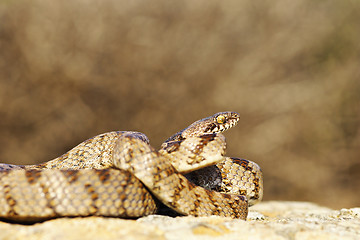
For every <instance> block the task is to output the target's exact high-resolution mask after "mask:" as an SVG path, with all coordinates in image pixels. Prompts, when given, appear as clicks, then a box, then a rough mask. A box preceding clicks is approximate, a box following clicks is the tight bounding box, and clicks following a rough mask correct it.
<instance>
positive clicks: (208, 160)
mask: <svg viewBox="0 0 360 240" xmlns="http://www.w3.org/2000/svg"><path fill="white" fill-rule="evenodd" d="M239 119H240V115H239V114H238V113H236V112H230V111H228V112H219V113H216V114H214V115H212V116H210V117H207V118H203V119H201V120H198V121H196V122H194V123H192V124H191V125H189V126H188V127H186V128H184V129H183V130H181V131H179V132H177V133H175V134H174V135H172V136H171V137H170V138H168V139H167V140H166V141H165V142H164V143H163V144H162V145H161V147H160V149H159V150H156V149H155V148H153V147H152V146H151V145H150V143H149V139H148V137H147V136H146V135H145V134H143V133H140V132H134V131H113V132H108V133H103V134H100V135H97V136H95V137H93V138H90V139H88V140H86V141H84V142H82V143H80V144H79V145H77V146H76V147H74V148H73V149H71V150H70V151H68V152H66V153H65V154H63V155H62V156H60V157H58V158H55V159H53V160H50V161H47V162H44V163H41V164H37V165H13V164H0V218H1V219H4V220H5V221H7V220H9V221H15V222H18V221H19V222H22V221H25V222H28V221H30V222H37V221H44V220H47V219H52V218H58V217H86V216H104V217H123V218H138V217H142V216H146V215H150V214H156V213H158V212H159V209H160V208H161V207H162V206H165V207H167V208H170V209H171V210H173V211H175V212H176V213H177V214H179V215H184V216H187V215H191V216H211V215H217V216H223V217H230V218H238V219H243V220H246V218H247V214H248V207H249V206H251V205H253V204H255V203H257V202H259V201H261V199H262V196H263V178H262V172H261V169H260V167H259V165H257V164H256V163H255V162H252V161H249V160H246V159H241V158H233V157H226V156H225V150H226V141H225V137H224V135H223V134H222V132H224V131H226V130H228V129H230V128H232V127H234V126H235V125H237V123H238V121H239Z"/></svg>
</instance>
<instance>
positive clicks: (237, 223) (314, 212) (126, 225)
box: [0, 201, 360, 240]
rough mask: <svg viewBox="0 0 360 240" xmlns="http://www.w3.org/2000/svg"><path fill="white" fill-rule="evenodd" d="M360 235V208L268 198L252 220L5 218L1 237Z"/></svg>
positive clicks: (256, 208) (251, 215)
mask: <svg viewBox="0 0 360 240" xmlns="http://www.w3.org/2000/svg"><path fill="white" fill-rule="evenodd" d="M225 238H226V239H227V240H230V239H294V240H298V239H330V240H331V239H360V208H351V209H341V210H331V209H329V208H325V207H320V206H318V205H315V204H312V203H306V202H275V201H274V202H264V203H260V204H258V205H256V206H254V207H252V208H251V210H250V213H249V217H248V220H247V221H242V220H237V219H228V218H221V217H215V216H213V217H202V218H195V217H176V218H172V217H167V216H160V215H152V216H147V217H143V218H140V219H137V220H125V219H115V218H101V217H88V218H61V219H54V220H49V221H46V222H43V223H37V224H34V225H29V226H27V225H20V224H11V223H5V222H0V239H27V240H32V239H225Z"/></svg>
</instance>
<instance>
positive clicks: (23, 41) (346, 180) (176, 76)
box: [0, 0, 360, 208]
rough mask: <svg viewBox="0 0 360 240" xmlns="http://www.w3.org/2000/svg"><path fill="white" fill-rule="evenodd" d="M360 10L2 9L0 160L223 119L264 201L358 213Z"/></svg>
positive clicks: (159, 135) (174, 4)
mask: <svg viewBox="0 0 360 240" xmlns="http://www.w3.org/2000/svg"><path fill="white" fill-rule="evenodd" d="M359 11H360V3H359V1H350V0H344V1H331V0H322V1H311V0H305V1H301V0H278V1H250V0H243V1H237V0H232V1H211V0H210V1H209V0H200V1H191V0H185V1H166V0H155V1H151V2H149V1H140V0H135V1H110V0H104V1H96V0H89V1H80V0H75V1H40V0H37V1H36V0H35V1H21V0H13V1H10V0H8V1H6V0H3V1H0V119H1V121H0V132H1V134H0V159H1V161H2V162H6V163H17V164H26V163H27V164H30V163H35V162H43V161H46V160H49V159H51V158H54V157H56V156H58V155H60V154H62V153H64V152H65V151H67V150H69V149H70V148H71V147H73V146H75V145H76V144H77V143H79V142H81V141H82V140H84V139H86V138H89V137H91V136H93V135H96V134H98V133H101V132H106V131H111V130H138V131H142V132H144V133H146V134H147V135H148V136H149V137H150V139H151V141H152V144H153V145H154V146H155V147H158V146H159V145H160V143H161V141H163V140H165V139H166V138H167V137H168V136H170V135H171V134H173V133H174V132H176V131H177V130H179V129H181V128H183V127H185V126H187V125H188V124H190V123H191V122H192V121H194V120H197V119H199V118H202V117H205V116H208V115H211V114H213V113H215V112H218V111H225V110H233V111H237V112H239V113H240V114H241V116H242V119H241V122H240V124H239V126H238V127H237V128H235V129H233V130H231V131H229V132H228V133H227V134H226V136H227V140H228V155H229V156H241V157H244V158H248V159H252V160H254V161H256V162H258V163H259V164H260V165H261V166H262V169H263V172H264V175H265V188H266V189H265V200H270V199H282V200H306V201H313V202H317V203H320V204H325V205H327V206H330V207H336V208H341V207H353V206H359V193H358V191H359V185H360V161H359V160H360V151H359V146H360V132H359V127H360V125H359V120H360V94H359V93H360V79H359V78H360V68H359V60H360V51H359V50H360V44H359V43H360V31H359V29H360V15H359Z"/></svg>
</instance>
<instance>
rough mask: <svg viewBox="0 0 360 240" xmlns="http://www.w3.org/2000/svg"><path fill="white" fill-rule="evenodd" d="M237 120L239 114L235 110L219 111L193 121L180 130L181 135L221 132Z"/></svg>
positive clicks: (184, 136) (233, 124) (183, 136)
mask: <svg viewBox="0 0 360 240" xmlns="http://www.w3.org/2000/svg"><path fill="white" fill-rule="evenodd" d="M239 120H240V115H239V114H238V113H236V112H219V113H216V114H214V115H212V116H210V117H207V118H203V119H201V120H198V121H196V122H194V123H193V124H191V125H190V126H189V127H187V128H185V129H184V130H183V131H182V133H181V137H182V138H187V137H194V136H200V135H204V134H212V133H221V132H224V131H226V130H228V129H229V128H232V127H233V126H235V125H236V124H237V123H238V122H239Z"/></svg>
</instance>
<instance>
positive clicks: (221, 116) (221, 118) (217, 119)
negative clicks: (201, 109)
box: [216, 115, 225, 124]
mask: <svg viewBox="0 0 360 240" xmlns="http://www.w3.org/2000/svg"><path fill="white" fill-rule="evenodd" d="M216 122H217V123H220V124H221V123H224V122H225V117H224V116H223V115H220V116H218V117H217V118H216Z"/></svg>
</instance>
